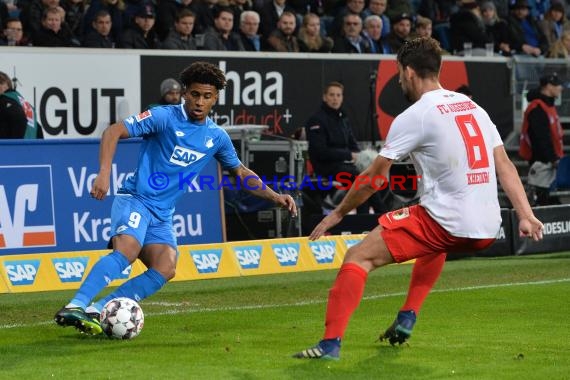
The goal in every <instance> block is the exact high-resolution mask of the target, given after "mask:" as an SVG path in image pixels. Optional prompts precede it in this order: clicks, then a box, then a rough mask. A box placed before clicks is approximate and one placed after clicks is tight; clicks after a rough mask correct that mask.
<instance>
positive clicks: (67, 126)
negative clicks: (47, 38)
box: [0, 47, 141, 139]
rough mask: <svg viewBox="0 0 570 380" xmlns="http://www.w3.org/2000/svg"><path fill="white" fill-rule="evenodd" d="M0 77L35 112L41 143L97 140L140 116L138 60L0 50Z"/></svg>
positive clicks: (117, 54) (81, 52)
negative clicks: (0, 75)
mask: <svg viewBox="0 0 570 380" xmlns="http://www.w3.org/2000/svg"><path fill="white" fill-rule="evenodd" d="M0 71H3V72H5V73H6V74H8V75H9V76H10V77H11V78H14V77H15V78H17V90H18V92H20V93H21V94H22V95H23V96H24V97H25V98H26V99H27V100H28V101H29V102H30V103H32V105H33V106H34V107H35V109H36V113H37V118H38V122H39V123H40V124H41V125H42V126H43V129H44V137H45V138H46V139H50V138H58V139H59V138H83V137H100V136H101V134H102V133H103V130H104V129H105V128H106V127H107V126H108V125H109V124H110V123H111V122H115V121H117V120H121V119H122V118H124V117H126V116H128V115H130V114H134V113H137V112H140V103H141V102H140V93H141V91H140V55H139V54H138V53H134V52H126V51H125V50H120V51H112V52H107V51H103V49H77V48H74V49H65V48H58V49H57V54H53V49H46V48H22V47H18V48H4V47H3V48H2V50H1V51H0Z"/></svg>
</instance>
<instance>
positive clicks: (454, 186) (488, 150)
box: [380, 89, 503, 239]
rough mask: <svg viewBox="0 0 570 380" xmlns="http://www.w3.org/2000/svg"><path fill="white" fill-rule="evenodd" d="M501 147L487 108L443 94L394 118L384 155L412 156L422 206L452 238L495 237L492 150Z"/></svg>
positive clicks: (429, 96)
mask: <svg viewBox="0 0 570 380" xmlns="http://www.w3.org/2000/svg"><path fill="white" fill-rule="evenodd" d="M502 144H503V142H502V140H501V137H500V136H499V133H498V132H497V127H496V126H495V124H494V123H493V122H492V121H491V119H490V118H489V115H488V114H487V112H486V111H485V110H484V109H483V108H481V107H480V106H479V105H478V104H476V103H475V102H474V101H472V100H471V99H469V98H468V97H467V96H465V95H463V94H459V93H456V92H452V91H448V90H444V89H440V90H435V91H430V92H427V93H425V94H424V95H423V96H422V97H421V98H420V99H419V100H418V101H417V102H415V103H414V104H413V105H412V106H410V107H409V108H408V109H407V110H406V111H404V112H403V113H402V114H400V115H399V116H398V117H396V119H394V122H393V123H392V126H391V127H390V131H389V133H388V136H387V138H386V144H385V145H384V147H383V148H382V150H381V151H380V155H382V156H383V157H386V158H389V159H393V160H399V159H402V158H405V157H406V156H407V155H408V154H409V155H410V158H411V160H412V162H413V163H414V166H415V168H416V170H417V174H418V175H419V176H421V179H420V180H419V181H418V183H419V189H418V190H419V191H420V204H421V205H422V206H423V207H424V208H425V209H426V210H427V211H428V213H429V214H430V216H431V217H432V218H433V219H435V221H437V222H438V223H439V224H440V225H441V226H442V227H443V228H445V230H447V231H448V232H449V233H450V234H451V235H453V236H457V237H468V238H478V239H482V238H494V237H496V236H497V233H498V231H499V228H500V224H501V214H500V207H499V202H498V199H497V178H496V173H495V161H494V159H493V149H494V148H495V147H497V146H500V145H502Z"/></svg>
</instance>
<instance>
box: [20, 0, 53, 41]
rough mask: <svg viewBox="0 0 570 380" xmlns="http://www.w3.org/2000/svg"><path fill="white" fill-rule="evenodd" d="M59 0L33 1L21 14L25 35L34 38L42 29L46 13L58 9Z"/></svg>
mask: <svg viewBox="0 0 570 380" xmlns="http://www.w3.org/2000/svg"><path fill="white" fill-rule="evenodd" d="M58 6H59V0H31V1H30V2H29V3H28V4H27V5H26V6H25V7H24V8H23V9H22V12H21V13H20V20H22V24H23V25H24V33H25V34H27V35H28V36H33V35H34V34H35V33H36V32H37V31H39V30H40V29H41V27H42V20H43V17H44V14H45V11H46V10H47V9H50V8H57V7H58Z"/></svg>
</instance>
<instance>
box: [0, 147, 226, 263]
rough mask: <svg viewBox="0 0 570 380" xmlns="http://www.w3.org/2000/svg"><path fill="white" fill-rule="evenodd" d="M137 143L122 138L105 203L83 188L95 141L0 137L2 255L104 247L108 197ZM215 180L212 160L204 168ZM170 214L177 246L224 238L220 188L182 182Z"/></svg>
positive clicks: (128, 167)
mask: <svg viewBox="0 0 570 380" xmlns="http://www.w3.org/2000/svg"><path fill="white" fill-rule="evenodd" d="M140 144H141V141H140V140H138V139H132V140H128V141H122V142H121V143H120V145H119V148H118V149H117V153H116V156H115V160H114V162H113V165H112V172H111V184H110V185H111V187H110V190H109V194H108V197H107V198H106V199H105V200H103V201H97V200H95V199H93V198H91V196H90V194H89V192H90V190H91V186H92V183H93V180H94V179H95V177H96V175H97V171H98V168H99V163H98V151H99V141H98V140H97V139H81V140H77V139H74V140H50V141H30V142H25V143H22V142H14V141H1V142H0V150H1V151H2V156H1V158H0V255H14V254H22V253H44V252H64V251H87V250H102V249H103V250H104V249H106V245H107V242H108V240H109V235H110V232H111V231H110V223H111V220H110V216H111V215H110V212H111V204H112V201H113V197H114V196H115V195H117V191H118V189H119V188H120V187H121V185H122V183H123V181H125V179H126V178H128V177H129V176H131V175H132V174H133V173H132V170H134V168H135V164H136V161H137V157H138V152H139V148H140ZM202 173H203V174H204V175H207V176H210V177H212V178H217V173H218V169H217V163H216V162H211V163H210V164H209V165H208V166H206V168H205V170H204V171H203V172H202ZM180 191H184V192H185V194H184V195H183V196H182V198H181V200H180V202H179V203H178V204H177V207H176V211H175V214H174V232H175V234H176V236H177V238H178V243H179V244H181V245H183V244H198V243H218V242H221V241H222V240H223V233H222V231H223V229H222V228H223V227H222V224H221V206H220V199H221V194H220V191H217V190H209V189H204V190H200V189H199V186H198V185H197V184H196V183H192V188H189V187H185V188H184V189H183V190H180Z"/></svg>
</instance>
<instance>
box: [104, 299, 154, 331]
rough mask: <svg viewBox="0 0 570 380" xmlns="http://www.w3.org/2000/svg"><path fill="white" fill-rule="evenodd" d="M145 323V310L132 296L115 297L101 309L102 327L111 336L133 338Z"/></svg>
mask: <svg viewBox="0 0 570 380" xmlns="http://www.w3.org/2000/svg"><path fill="white" fill-rule="evenodd" d="M143 325H144V314H143V311H142V309H141V307H140V306H139V304H138V303H137V302H136V301H134V300H132V299H130V298H126V297H119V298H113V299H112V300H110V301H109V302H107V303H106V304H105V306H104V307H103V310H101V328H102V329H103V331H104V332H105V334H107V335H108V336H109V337H111V338H116V339H132V338H134V337H135V336H137V335H139V333H140V332H141V330H142V328H143Z"/></svg>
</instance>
